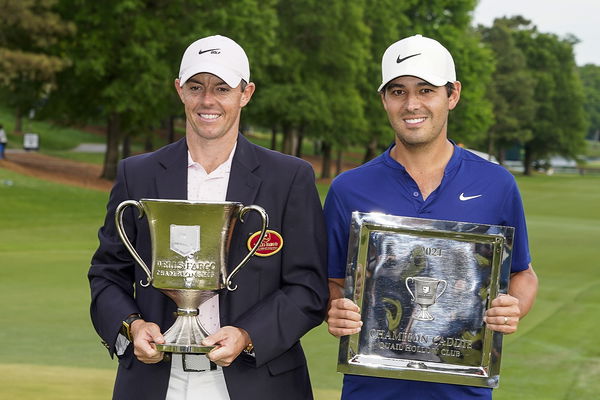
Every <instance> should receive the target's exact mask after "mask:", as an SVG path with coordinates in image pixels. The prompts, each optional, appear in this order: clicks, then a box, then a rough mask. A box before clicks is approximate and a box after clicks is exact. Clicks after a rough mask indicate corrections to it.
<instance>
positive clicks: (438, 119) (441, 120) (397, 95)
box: [381, 76, 460, 148]
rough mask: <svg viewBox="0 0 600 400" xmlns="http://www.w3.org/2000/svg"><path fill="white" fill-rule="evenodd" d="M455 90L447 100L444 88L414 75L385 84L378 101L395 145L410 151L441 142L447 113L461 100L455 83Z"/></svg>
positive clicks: (457, 83)
mask: <svg viewBox="0 0 600 400" xmlns="http://www.w3.org/2000/svg"><path fill="white" fill-rule="evenodd" d="M454 87H455V90H453V91H452V94H451V95H450V96H449V97H448V92H447V91H446V87H445V86H433V85H432V84H430V83H428V82H426V81H424V80H422V79H419V78H416V77H414V76H401V77H398V78H396V79H394V80H393V81H391V82H390V83H388V84H387V86H386V88H385V92H383V93H382V94H381V100H382V102H383V108H385V111H386V112H387V114H388V119H389V120H390V124H391V125H392V128H393V129H394V131H395V132H396V144H397V145H402V146H404V147H407V148H409V147H420V146H427V145H430V144H432V143H442V142H444V141H445V140H446V138H447V137H446V134H447V128H448V112H449V111H450V110H452V109H454V107H456V104H457V103H458V100H459V98H460V82H458V81H457V82H454Z"/></svg>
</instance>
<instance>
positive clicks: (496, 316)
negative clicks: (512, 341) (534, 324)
mask: <svg viewBox="0 0 600 400" xmlns="http://www.w3.org/2000/svg"><path fill="white" fill-rule="evenodd" d="M520 319H521V309H520V308H519V299H517V298H516V297H513V296H511V295H509V294H501V295H500V296H498V297H496V298H495V299H494V300H492V304H491V307H490V308H489V309H488V310H487V311H486V312H485V317H483V320H484V321H485V323H486V324H487V326H488V328H490V329H491V330H493V331H496V332H502V333H514V332H516V330H517V327H518V326H519V320H520Z"/></svg>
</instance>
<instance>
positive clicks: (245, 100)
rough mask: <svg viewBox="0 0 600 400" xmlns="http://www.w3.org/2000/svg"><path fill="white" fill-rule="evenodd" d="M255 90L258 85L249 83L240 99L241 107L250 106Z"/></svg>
mask: <svg viewBox="0 0 600 400" xmlns="http://www.w3.org/2000/svg"><path fill="white" fill-rule="evenodd" d="M255 90H256V85H255V84H254V83H253V82H249V83H248V84H247V85H246V88H245V89H244V91H243V92H242V97H241V98H240V107H244V106H245V105H246V104H248V102H249V101H250V99H251V98H252V95H253V94H254V91H255Z"/></svg>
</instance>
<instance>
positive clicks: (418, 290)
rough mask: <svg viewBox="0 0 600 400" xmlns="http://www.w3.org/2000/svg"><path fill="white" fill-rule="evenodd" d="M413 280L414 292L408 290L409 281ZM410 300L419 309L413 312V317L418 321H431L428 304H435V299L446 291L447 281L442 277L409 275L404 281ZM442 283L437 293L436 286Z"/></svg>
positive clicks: (431, 316)
mask: <svg viewBox="0 0 600 400" xmlns="http://www.w3.org/2000/svg"><path fill="white" fill-rule="evenodd" d="M410 281H414V283H415V292H414V293H413V291H412V290H410V286H409V284H408V283H409V282H410ZM404 283H405V285H406V288H407V289H408V292H409V293H410V296H411V297H412V300H413V301H414V302H415V303H417V304H418V305H419V310H418V311H417V312H416V313H415V314H414V318H415V319H416V320H419V321H433V320H434V318H433V315H431V313H430V312H429V310H428V309H429V306H431V305H433V304H435V302H436V300H437V299H439V298H440V296H441V295H442V294H443V293H444V292H445V291H446V287H447V286H448V283H447V282H446V281H445V280H443V279H435V278H429V277H423V276H417V277H412V276H409V277H408V278H406V280H405V281H404ZM440 283H443V284H444V286H443V288H442V290H441V291H440V293H439V294H437V292H438V286H439V284H440Z"/></svg>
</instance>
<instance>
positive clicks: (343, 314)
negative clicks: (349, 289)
mask: <svg viewBox="0 0 600 400" xmlns="http://www.w3.org/2000/svg"><path fill="white" fill-rule="evenodd" d="M362 324H363V323H362V321H361V316H360V309H359V308H358V306H357V305H356V304H355V303H354V302H353V301H352V300H350V299H346V298H339V299H335V300H332V301H331V305H330V307H329V311H328V312H327V325H328V326H329V328H328V329H329V333H331V334H332V335H333V336H335V337H340V336H346V335H353V334H355V333H358V332H360V328H361V327H362Z"/></svg>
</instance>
